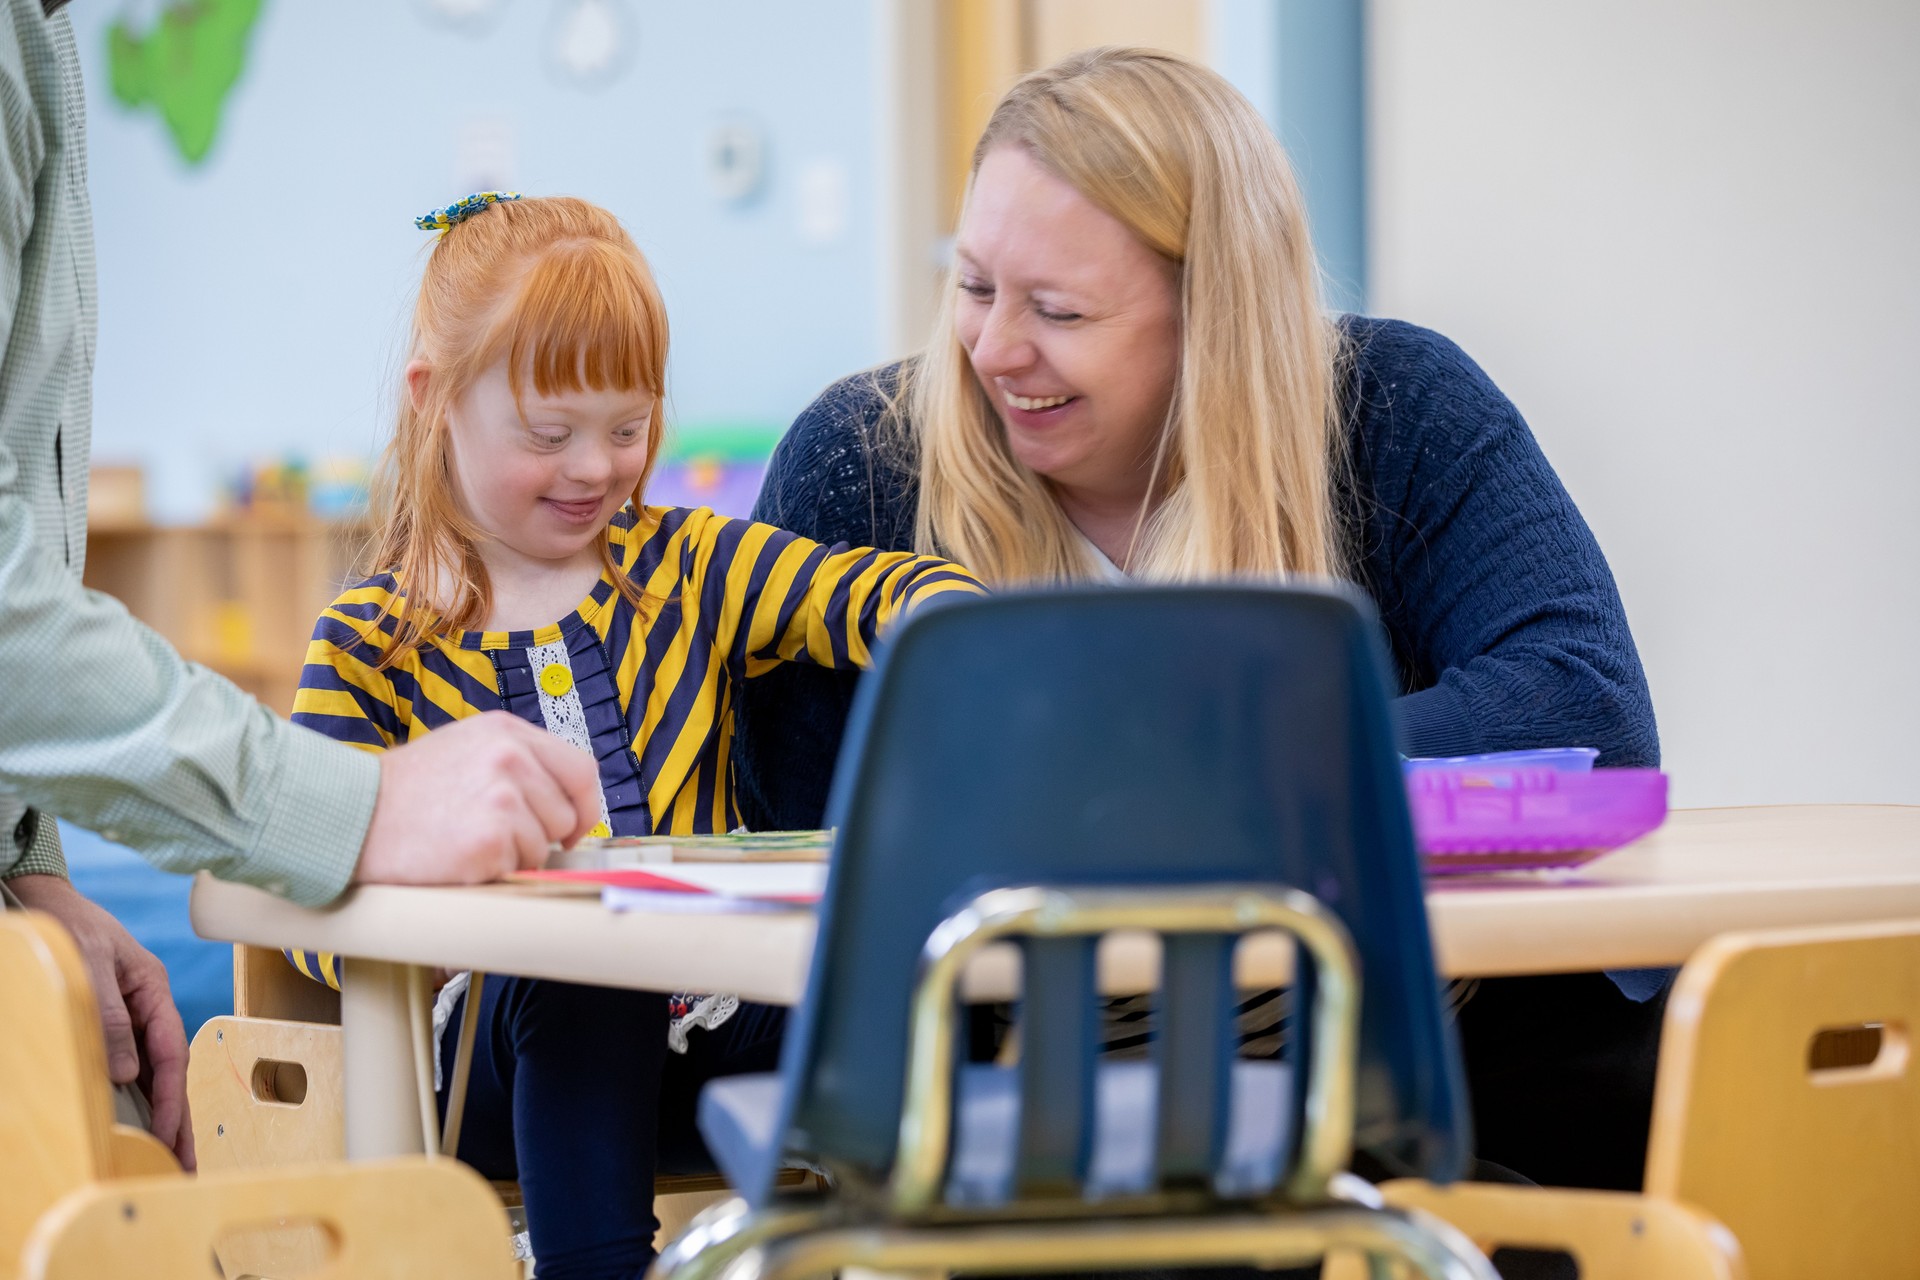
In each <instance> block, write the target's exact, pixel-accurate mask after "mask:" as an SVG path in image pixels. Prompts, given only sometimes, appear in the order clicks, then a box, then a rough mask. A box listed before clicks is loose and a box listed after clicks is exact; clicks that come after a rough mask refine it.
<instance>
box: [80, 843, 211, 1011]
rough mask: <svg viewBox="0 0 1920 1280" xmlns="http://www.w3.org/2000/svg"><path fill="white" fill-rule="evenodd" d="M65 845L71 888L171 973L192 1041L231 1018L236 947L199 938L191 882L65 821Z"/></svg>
mask: <svg viewBox="0 0 1920 1280" xmlns="http://www.w3.org/2000/svg"><path fill="white" fill-rule="evenodd" d="M60 841H61V844H62V845H63V846H64V847H65V849H66V852H67V870H68V872H69V874H71V875H72V877H73V884H74V887H75V888H77V889H79V890H80V892H81V893H83V894H85V895H86V896H87V897H89V898H91V899H93V900H94V901H95V902H98V903H100V904H101V905H102V906H104V907H106V908H107V909H108V910H109V911H111V912H112V913H113V914H114V916H115V917H116V918H117V919H118V920H119V921H120V923H121V924H123V925H125V926H126V927H127V932H129V933H131V934H132V935H133V936H134V937H135V938H136V939H138V940H139V942H140V945H142V946H144V947H145V948H146V949H147V950H149V951H151V952H153V954H154V955H156V956H158V957H159V958H160V961H161V963H162V964H164V965H166V966H167V979H168V981H169V983H170V984H171V985H172V987H173V999H174V1003H175V1004H177V1005H179V1006H180V1017H181V1020H182V1021H184V1022H185V1023H186V1025H187V1035H188V1037H189V1038H191V1037H192V1035H193V1033H194V1032H195V1031H197V1030H199V1028H200V1024H201V1023H203V1022H205V1021H206V1020H207V1019H208V1018H211V1017H215V1016H216V1015H219V1014H223V1013H231V1012H232V1011H233V948H231V947H229V946H228V945H226V944H225V943H223V942H208V941H206V940H205V939H203V938H197V937H195V936H194V933H193V926H192V925H191V924H189V923H188V921H187V896H188V894H189V892H190V891H191V889H192V887H193V881H192V879H190V878H189V877H187V876H176V875H169V874H168V873H166V872H164V871H156V870H154V868H153V867H151V866H149V865H148V864H147V863H146V862H145V861H144V860H142V859H141V857H140V855H139V854H137V853H134V852H133V851H132V850H131V849H123V848H121V847H120V846H119V845H117V844H110V843H108V842H107V841H105V840H102V839H101V838H100V837H99V836H96V835H94V834H93V833H92V832H91V831H82V830H81V829H80V828H78V827H75V826H72V825H70V824H68V823H65V822H63V823H61V824H60Z"/></svg>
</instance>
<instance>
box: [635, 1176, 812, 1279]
mask: <svg viewBox="0 0 1920 1280" xmlns="http://www.w3.org/2000/svg"><path fill="white" fill-rule="evenodd" d="M824 1222H825V1214H824V1213H823V1212H822V1211H821V1210H818V1209H812V1208H807V1209H786V1210H781V1209H774V1210H770V1211H768V1212H765V1213H758V1214H756V1213H754V1212H753V1210H752V1209H750V1208H748V1207H747V1202H746V1201H745V1200H742V1199H740V1198H739V1197H737V1196H736V1197H734V1198H733V1199H730V1200H723V1201H721V1202H720V1203H719V1204H716V1205H713V1206H712V1207H710V1208H708V1209H705V1210H702V1211H701V1212H700V1213H699V1214H698V1215H697V1216H696V1217H695V1218H694V1219H693V1221H692V1222H689V1223H688V1224H687V1227H686V1230H684V1231H682V1232H681V1233H680V1234H679V1235H677V1236H675V1237H674V1238H673V1239H672V1240H671V1241H669V1242H668V1243H667V1247H666V1248H664V1249H662V1250H661V1251H660V1256H659V1257H658V1258H656V1259H654V1263H653V1267H652V1269H651V1270H649V1271H648V1272H647V1278H648V1280H717V1278H718V1277H719V1276H721V1275H723V1274H724V1273H725V1272H726V1271H727V1269H728V1268H729V1267H731V1266H732V1265H733V1263H734V1262H735V1261H737V1260H738V1259H739V1258H740V1256H741V1255H742V1254H744V1253H747V1252H749V1251H750V1250H752V1249H755V1248H757V1247H759V1246H760V1245H762V1244H763V1243H765V1242H766V1241H767V1240H769V1239H772V1238H775V1237H778V1236H782V1235H788V1234H794V1233H800V1232H806V1231H813V1230H818V1229H819V1228H820V1227H821V1226H822V1225H823V1224H824Z"/></svg>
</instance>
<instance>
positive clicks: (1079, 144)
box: [892, 48, 1344, 584]
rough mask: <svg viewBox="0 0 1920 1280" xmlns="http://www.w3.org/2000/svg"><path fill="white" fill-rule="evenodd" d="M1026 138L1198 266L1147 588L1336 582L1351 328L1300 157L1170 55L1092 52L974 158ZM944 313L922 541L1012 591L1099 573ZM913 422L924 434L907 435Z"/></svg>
mask: <svg viewBox="0 0 1920 1280" xmlns="http://www.w3.org/2000/svg"><path fill="white" fill-rule="evenodd" d="M1005 146H1017V147H1021V148H1024V149H1025V150H1026V151H1027V153H1028V154H1029V155H1031V156H1032V157H1033V158H1034V159H1035V160H1037V161H1038V162H1039V163H1040V164H1041V165H1043V166H1044V167H1045V168H1047V169H1048V170H1050V171H1051V172H1053V173H1054V174H1056V175H1058V176H1059V177H1061V178H1062V179H1064V180H1065V181H1066V182H1068V183H1070V184H1071V185H1072V186H1073V187H1074V188H1075V189H1076V190H1078V191H1079V192H1080V193H1081V194H1082V195H1084V196H1086V197H1087V198H1088V199H1089V200H1091V201H1092V202H1093V203H1094V204H1095V205H1097V206H1099V207H1100V208H1101V209H1103V210H1105V211H1106V212H1107V213H1109V214H1111V215H1113V216H1114V217H1115V218H1117V219H1119V220H1120V221H1121V222H1122V223H1123V224H1125V225H1126V226H1127V228H1128V229H1130V230H1131V231H1132V232H1133V233H1134V234H1135V235H1136V236H1138V237H1139V238H1140V240H1141V241H1142V242H1143V243H1144V244H1146V245H1147V246H1148V247H1149V248H1151V249H1152V250H1153V251H1154V252H1156V253H1158V254H1160V255H1161V256H1163V257H1165V258H1167V259H1168V260H1169V261H1171V262H1173V263H1174V264H1176V265H1177V266H1178V268H1179V287H1180V316H1181V326H1180V328H1181V335H1182V350H1181V357H1180V369H1179V374H1178V385H1177V386H1176V387H1175V388H1174V395H1173V401H1172V409H1171V412H1170V413H1169V415H1168V421H1167V429H1166V431H1165V433H1164V434H1163V436H1162V438H1161V443H1160V448H1159V450H1158V453H1157V455H1156V457H1155V459H1154V468H1153V475H1154V483H1153V488H1152V491H1151V492H1150V494H1149V495H1148V501H1147V504H1146V505H1145V506H1144V507H1143V509H1142V511H1141V522H1140V524H1139V525H1138V526H1137V528H1136V533H1135V542H1134V551H1133V554H1132V556H1131V559H1130V565H1129V568H1130V571H1131V574H1132V576H1134V577H1137V578H1142V579H1150V580H1156V581H1190V580H1195V579H1204V578H1221V577H1233V576H1239V577H1269V578H1272V577H1281V576H1285V575H1291V574H1303V575H1317V576H1331V575H1336V574H1339V573H1340V572H1341V571H1342V569H1343V567H1344V558H1343V556H1342V554H1341V545H1340V542H1341V540H1340V536H1339V532H1338V521H1337V519H1336V516H1335V512H1334V502H1335V499H1334V492H1335V485H1334V479H1333V476H1334V472H1335V470H1336V468H1337V467H1339V466H1340V465H1341V459H1342V457H1343V456H1344V450H1343V447H1342V433H1341V428H1340V423H1339V404H1338V397H1337V396H1336V394H1335V389H1334V388H1335V377H1336V375H1335V369H1336V366H1337V365H1338V363H1339V361H1340V346H1341V340H1340V334H1339V330H1338V327H1337V326H1336V325H1335V324H1334V323H1333V321H1332V319H1331V318H1330V317H1329V316H1328V315H1327V314H1326V313H1325V312H1324V311H1323V310H1322V307H1321V304H1320V296H1319V287H1318V268H1317V266H1316V263H1315V259H1314V254H1313V247H1312V244H1311V243H1310V241H1309V238H1308V235H1307V218H1306V212H1305V208H1304V205H1303V203H1302V201H1301V197H1300V191H1299V188H1298V186H1297V185H1296V183H1295V182H1294V177H1293V172H1292V170H1291V168H1290V167H1289V166H1288V164H1287V158H1286V154H1285V153H1284V152H1283V151H1282V150H1281V148H1280V144H1279V143H1278V142H1277V141H1275V139H1274V137H1273V135H1272V133H1271V132H1270V131H1269V130H1268V128H1267V126H1266V124H1265V122H1264V121H1262V120H1261V118H1260V116H1259V114H1258V113H1257V112H1256V111H1255V110H1254V108H1253V106H1252V104H1251V103H1249V102H1248V101H1247V100H1246V98H1244V97H1243V96H1242V95H1241V94H1240V93H1239V91H1237V90H1236V89H1234V88H1233V86H1232V85H1230V84H1228V83H1227V82H1226V80H1224V79H1222V78H1221V77H1220V76H1219V75H1217V74H1215V73H1214V72H1212V71H1209V70H1207V69H1206V68H1204V67H1201V66H1197V65H1195V64H1194V63H1192V62H1189V61H1187V60H1186V59H1184V58H1180V57H1176V56H1175V55H1173V54H1169V53H1162V52H1158V51H1155V50H1151V49H1118V48H1104V49H1090V50H1087V51H1086V52H1083V53H1077V54H1074V55H1072V56H1071V57H1069V58H1066V59H1064V60H1063V61H1061V62H1059V63H1056V64H1055V65H1053V66H1051V67H1048V68H1046V69H1045V70H1042V71H1036V72H1034V73H1032V74H1031V75H1028V76H1026V77H1025V78H1024V79H1022V80H1021V81H1020V82H1019V83H1018V84H1016V85H1015V86H1014V87H1013V88H1012V89H1011V90H1009V91H1008V93H1007V95H1006V97H1004V98H1002V99H1001V101H1000V105H999V106H998V107H997V108H995V110H994V113H993V116H992V118H991V119H990V120H988V122H987V127H986V131H985V132H984V133H983V134H982V135H981V137H980V142H979V145H978V146H977V147H975V148H974V153H973V171H974V174H975V175H978V173H979V169H980V162H981V160H982V159H983V158H985V156H986V155H987V153H988V152H990V151H992V150H993V149H995V148H996V147H1005ZM955 285H956V282H955V281H951V280H950V281H949V289H948V295H949V300H948V301H947V302H946V303H944V304H943V305H942V307H941V315H940V319H939V320H938V322H937V323H936V326H935V329H934V333H933V338H932V341H931V343H930V344H929V346H928V348H927V350H926V352H925V354H924V355H923V356H922V357H921V358H920V359H919V360H918V361H917V362H915V363H914V364H912V365H911V366H909V372H908V373H907V375H906V380H905V382H904V383H903V384H902V385H901V387H900V388H899V389H898V392H897V393H896V396H895V398H894V409H895V411H894V413H893V414H892V418H893V421H894V422H895V423H896V424H897V425H898V426H899V427H900V428H901V429H902V430H904V431H906V432H907V433H908V434H910V435H911V437H912V439H911V440H910V441H906V442H903V443H906V444H907V446H908V447H909V448H911V449H913V450H915V451H916V452H917V453H918V459H919V461H918V468H919V475H920V504H919V513H918V517H917V525H916V527H915V542H916V544H917V547H918V549H919V550H921V551H922V552H930V553H938V554H941V555H945V556H949V557H951V558H952V559H954V560H957V561H959V562H960V563H961V564H964V565H967V566H968V567H969V568H971V569H973V570H974V571H975V572H976V573H978V574H979V575H980V576H981V577H982V578H984V579H985V580H987V581H988V582H991V583H995V584H1012V583H1022V582H1042V583H1060V582H1072V581H1079V580H1085V579H1087V578H1089V577H1092V576H1093V574H1094V564H1093V562H1092V561H1091V559H1090V557H1089V556H1088V554H1087V552H1086V548H1085V543H1084V541H1083V540H1082V539H1081V538H1079V537H1078V536H1077V535H1076V533H1075V531H1074V528H1073V526H1072V525H1071V524H1070V523H1069V522H1068V520H1067V517H1066V515H1065V514H1064V513H1063V512H1062V511H1061V509H1060V506H1059V503H1058V502H1057V501H1055V499H1054V497H1053V494H1052V492H1051V489H1050V487H1049V485H1048V482H1047V481H1046V479H1045V478H1044V477H1042V476H1040V475H1038V474H1036V473H1035V472H1033V471H1031V470H1029V469H1028V468H1027V467H1025V466H1023V465H1021V463H1020V462H1018V461H1017V460H1016V459H1015V458H1014V456H1013V454H1012V453H1011V451H1010V450H1009V449H1008V446H1007V436H1006V428H1005V426H1004V424H1003V423H1002V422H1001V420H1000V417H999V414H998V413H997V412H996V411H995V409H994V406H993V404H992V402H991V401H989V400H988V398H987V395H986V392H985V391H984V390H983V389H982V387H981V386H980V382H979V380H978V379H977V378H976V377H975V376H974V374H973V370H972V367H971V365H970V364H969V362H968V359H967V353H966V350H965V349H964V348H963V347H962V346H961V345H960V341H959V338H958V336H957V334H956V331H955V327H954V307H953V301H952V299H953V298H954V296H955V295H956V294H957V292H958V291H957V287H955ZM908 423H910V424H911V425H910V426H907V425H906V424H908Z"/></svg>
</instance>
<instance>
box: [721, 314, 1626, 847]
mask: <svg viewBox="0 0 1920 1280" xmlns="http://www.w3.org/2000/svg"><path fill="white" fill-rule="evenodd" d="M1343 327H1344V329H1345V332H1346V335H1347V338H1348V340H1349V341H1350V343H1351V344H1352V351H1353V360H1352V370H1351V374H1350V377H1349V379H1348V382H1347V385H1346V387H1345V396H1346V401H1345V404H1346V415H1345V421H1346V422H1347V424H1348V427H1349V430H1350V441H1351V466H1350V467H1349V469H1348V470H1349V473H1350V478H1349V480H1348V482H1347V483H1346V484H1344V485H1343V488H1342V492H1341V493H1340V495H1339V502H1340V510H1341V512H1342V515H1343V518H1344V520H1345V522H1346V527H1347V531H1348V536H1349V538H1350V542H1349V547H1350V554H1351V560H1352V563H1353V565H1354V568H1355V572H1356V576H1357V578H1358V580H1359V585H1360V586H1362V587H1363V588H1365V590H1366V591H1367V593H1368V595H1370V596H1371V597H1372V598H1373V601H1374V603H1375V605H1376V606H1377V607H1378V608H1379V611H1380V618H1381V621H1382V622H1383V623H1384V624H1385V627H1386V632H1387V641H1388V645H1389V648H1390V651H1391V653H1392V655H1393V659H1394V662H1395V665H1396V666H1397V668H1398V671H1397V675H1398V678H1399V681H1400V687H1401V689H1402V690H1403V693H1404V696H1402V697H1401V698H1399V699H1398V700H1397V703H1396V706H1397V709H1398V712H1399V716H1400V722H1401V729H1402V734H1403V739H1404V749H1405V750H1406V752H1407V753H1408V754H1409V755H1422V756H1435V755H1464V754H1468V753H1471V752H1479V751H1502V750H1509V749H1515V748H1522V747H1543V746H1591V747H1598V748H1599V749H1600V753H1601V754H1600V763H1602V764H1606V765H1651V764H1657V763H1658V762H1659V757H1660V746H1659V739H1658V737H1657V735H1656V733H1655V730H1654V722H1653V704H1652V701H1651V699H1650V698H1649V697H1648V693H1647V679H1646V674H1645V673H1644V672H1643V671H1642V670H1641V667H1640V655H1639V654H1638V652H1636V651H1635V649H1634V645H1633V635H1632V633H1631V632H1630V631H1629V630H1628V629H1627V617H1626V613H1625V611H1624V609H1623V608H1622V607H1621V604H1620V593H1619V591H1618V590H1617V589H1616V588H1615V586H1614V582H1613V575H1612V573H1611V572H1609V570H1608V569H1607V562H1606V559H1605V557H1604V556H1602V555H1601V554H1600V547H1599V544H1598V543H1596V542H1595V541H1594V538H1593V533H1592V532H1591V531H1590V530H1589V529H1588V528H1587V524H1586V521H1585V520H1583V519H1581V517H1580V512H1579V511H1578V510H1577V509H1576V508H1575V507H1574V505H1573V499H1572V498H1571V497H1569V496H1568V495H1567V491H1566V489H1565V488H1564V487H1563V486H1562V485H1561V483H1560V480H1559V477H1557V476H1556V475H1554V473H1553V468H1552V467H1551V466H1549V465H1548V464H1547V460H1546V457H1545V456H1544V455H1543V454H1542V453H1541V452H1540V446H1539V445H1538V444H1536V443H1535V442H1534V438H1533V433H1532V432H1531V431H1529V430H1528V429H1527V424H1526V422H1525V421H1524V420H1522V419H1521V417H1520V413H1519V411H1518V410H1517V409H1515V408H1514V407H1513V405H1512V403H1511V402H1510V401H1508V399H1507V398H1506V397H1505V396H1504V395H1502V394H1501V393H1500V389H1499V388H1498V387H1496V386H1494V385H1493V381H1492V379H1490V378H1488V377H1487V375H1486V374H1485V373H1484V372H1483V371H1482V370H1481V369H1480V367H1479V366H1478V365H1476V364H1474V362H1473V361H1472V360H1470V359H1468V358H1467V356H1466V354H1465V353H1464V352H1462V351H1461V350H1460V348H1459V347H1457V346H1455V345H1454V344H1453V343H1452V342H1449V341H1448V340H1447V339H1446V338H1443V337H1441V336H1440V335H1439V334H1437V333H1434V332H1432V331H1431V330H1427V329H1422V328H1419V327H1417V326H1415V325H1410V324H1405V323H1402V322H1400V321H1395V320H1374V319H1365V318H1360V317H1350V318H1348V319H1346V320H1345V321H1343ZM891 376H892V371H891V370H883V371H881V372H880V373H879V374H877V375H875V374H860V375H855V376H854V377H851V378H847V379H845V380H843V381H841V382H838V383H836V384H835V385H833V386H832V387H829V388H828V389H827V390H826V391H825V392H824V393H823V394H822V395H821V396H820V398H819V399H817V400H815V401H814V402H813V404H812V405H810V406H809V407H808V408H807V410H806V411H805V412H804V413H802V414H801V415H800V417H799V418H798V419H797V420H796V421H795V422H794V424H793V427H792V429H791V430H790V431H788V432H787V434H786V436H785V437H784V438H783V439H782V440H781V442H780V445H779V447H778V448H777V449H775V451H774V455H773V461H772V465H771V467H770V469H769V470H768V472H767V478H766V483H765V485H764V486H763V487H762V488H761V491H760V501H759V502H758V503H757V504H756V505H755V507H754V511H753V515H754V518H755V519H757V520H764V521H767V522H768V523H770V524H775V525H778V526H780V527H782V528H785V529H791V530H793V531H794V532H796V533H800V534H804V535H805V536H807V537H809V538H815V539H818V540H819V541H822V542H829V543H834V542H844V543H848V544H851V545H853V546H873V547H881V548H886V549H898V550H907V549H910V548H911V546H912V542H913V524H914V514H915V507H916V503H917V501H918V497H919V492H918V482H917V480H916V478H915V474H914V468H913V464H912V462H911V460H910V459H908V458H905V457H902V456H899V454H898V451H897V450H895V449H889V448H887V447H884V446H883V445H882V443H881V442H880V437H879V434H878V426H879V422H880V416H881V413H882V409H883V401H882V399H881V396H880V394H879V393H878V391H877V390H876V387H875V379H876V377H878V378H879V379H881V380H882V381H888V380H890V379H891ZM855 679H857V676H855V675H850V674H843V673H838V672H831V671H821V670H818V669H815V668H809V667H802V666H798V665H794V664H787V665H785V666H783V667H782V668H781V669H779V670H776V671H774V672H771V673H769V674H767V675H764V676H762V677H760V678H759V679H757V680H753V681H751V682H749V684H748V685H747V687H746V690H745V692H744V694H743V696H742V699H741V703H740V706H739V709H738V723H737V726H736V731H737V736H736V738H735V748H734V762H735V767H736V771H737V774H738V785H739V789H740V800H741V805H742V810H743V813H744V814H745V816H746V818H747V821H748V823H749V825H751V826H753V827H756V828H761V829H779V828H803V827H814V826H818V825H819V824H820V821H821V815H822V813H823V812H824V810H825V807H826V796H827V787H828V783H829V782H830V780H831V777H832V771H833V764H834V760H835V758H836V756H837V754H838V751H839V745H840V733H841V728H842V726H843V724H844V722H845V720H846V716H847V709H848V706H849V704H850V702H851V700H852V697H853V687H854V681H855Z"/></svg>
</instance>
